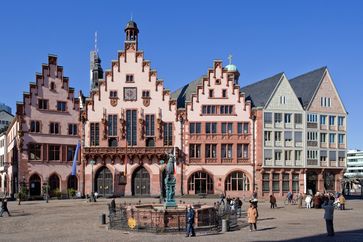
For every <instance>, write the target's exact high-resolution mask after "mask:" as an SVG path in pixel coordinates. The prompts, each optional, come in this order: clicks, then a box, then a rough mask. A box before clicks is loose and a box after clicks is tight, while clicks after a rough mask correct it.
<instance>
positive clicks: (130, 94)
mask: <svg viewBox="0 0 363 242" xmlns="http://www.w3.org/2000/svg"><path fill="white" fill-rule="evenodd" d="M124 100H125V101H136V100H137V89H136V87H125V88H124Z"/></svg>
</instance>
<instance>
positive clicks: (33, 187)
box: [29, 174, 41, 196]
mask: <svg viewBox="0 0 363 242" xmlns="http://www.w3.org/2000/svg"><path fill="white" fill-rule="evenodd" d="M29 194H30V196H40V195H41V182H40V177H39V176H38V174H33V175H32V176H31V177H30V178H29Z"/></svg>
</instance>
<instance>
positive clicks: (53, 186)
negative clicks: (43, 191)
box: [49, 174, 60, 197]
mask: <svg viewBox="0 0 363 242" xmlns="http://www.w3.org/2000/svg"><path fill="white" fill-rule="evenodd" d="M59 192H60V186H59V177H58V176H57V175H56V174H53V175H51V176H50V177H49V193H50V196H51V197H53V196H56V195H57V193H59Z"/></svg>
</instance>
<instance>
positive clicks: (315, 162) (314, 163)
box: [306, 159, 318, 166]
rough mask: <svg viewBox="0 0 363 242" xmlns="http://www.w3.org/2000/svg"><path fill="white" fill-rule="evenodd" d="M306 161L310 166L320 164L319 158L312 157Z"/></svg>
mask: <svg viewBox="0 0 363 242" xmlns="http://www.w3.org/2000/svg"><path fill="white" fill-rule="evenodd" d="M306 163H307V165H308V166H317V165H318V160H312V159H310V160H307V162H306Z"/></svg>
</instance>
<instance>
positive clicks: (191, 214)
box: [186, 204, 195, 237]
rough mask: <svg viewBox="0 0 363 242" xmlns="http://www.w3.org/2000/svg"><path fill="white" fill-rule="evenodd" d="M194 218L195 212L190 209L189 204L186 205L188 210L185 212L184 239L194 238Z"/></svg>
mask: <svg viewBox="0 0 363 242" xmlns="http://www.w3.org/2000/svg"><path fill="white" fill-rule="evenodd" d="M194 216H195V212H194V209H193V208H192V206H191V205H190V204H189V205H188V210H187V223H188V224H187V234H186V237H189V236H191V237H194V236H195V231H194Z"/></svg>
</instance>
